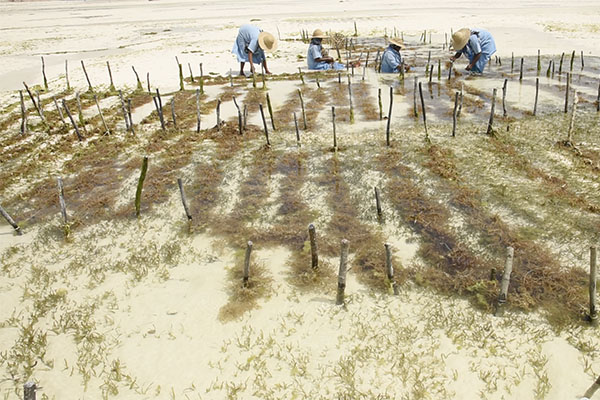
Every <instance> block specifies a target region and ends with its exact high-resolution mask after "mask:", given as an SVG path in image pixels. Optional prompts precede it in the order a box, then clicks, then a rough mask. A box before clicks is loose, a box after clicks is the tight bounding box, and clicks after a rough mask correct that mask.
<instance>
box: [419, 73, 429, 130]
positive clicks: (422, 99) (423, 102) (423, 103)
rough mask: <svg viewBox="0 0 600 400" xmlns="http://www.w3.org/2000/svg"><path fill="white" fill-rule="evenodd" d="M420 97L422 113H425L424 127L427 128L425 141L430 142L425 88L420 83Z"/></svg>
mask: <svg viewBox="0 0 600 400" xmlns="http://www.w3.org/2000/svg"><path fill="white" fill-rule="evenodd" d="M419 96H420V97H421V111H422V113H423V125H424V126H425V140H427V141H429V133H428V132H427V113H426V112H425V99H424V98H423V87H422V86H421V82H419Z"/></svg>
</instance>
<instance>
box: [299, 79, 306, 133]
mask: <svg viewBox="0 0 600 400" xmlns="http://www.w3.org/2000/svg"><path fill="white" fill-rule="evenodd" d="M298 96H300V106H301V107H302V123H303V124H304V129H305V130H306V112H305V111H304V99H303V98H302V90H300V89H298Z"/></svg>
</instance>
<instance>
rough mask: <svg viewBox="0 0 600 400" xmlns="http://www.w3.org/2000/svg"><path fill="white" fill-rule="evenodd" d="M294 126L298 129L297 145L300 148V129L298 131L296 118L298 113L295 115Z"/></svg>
mask: <svg viewBox="0 0 600 400" xmlns="http://www.w3.org/2000/svg"><path fill="white" fill-rule="evenodd" d="M294 126H295V127H296V144H297V145H298V147H300V129H298V118H296V113H294Z"/></svg>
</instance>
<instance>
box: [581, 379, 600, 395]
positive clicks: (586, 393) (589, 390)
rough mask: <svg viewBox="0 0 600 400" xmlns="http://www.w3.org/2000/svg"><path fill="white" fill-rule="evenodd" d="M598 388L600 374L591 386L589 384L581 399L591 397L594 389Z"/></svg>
mask: <svg viewBox="0 0 600 400" xmlns="http://www.w3.org/2000/svg"><path fill="white" fill-rule="evenodd" d="M599 388H600V376H599V377H598V378H597V379H596V381H595V382H594V383H592V386H590V387H589V388H588V389H587V390H586V391H585V394H584V395H583V398H582V400H587V399H591V398H592V396H593V395H594V393H596V391H597V390H598V389H599Z"/></svg>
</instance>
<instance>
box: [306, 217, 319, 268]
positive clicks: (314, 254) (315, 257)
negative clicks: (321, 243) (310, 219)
mask: <svg viewBox="0 0 600 400" xmlns="http://www.w3.org/2000/svg"><path fill="white" fill-rule="evenodd" d="M316 236H317V234H316V232H315V226H314V225H313V224H310V225H308V237H309V238H310V255H311V267H312V269H313V270H314V269H317V268H319V251H318V248H317V237H316Z"/></svg>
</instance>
